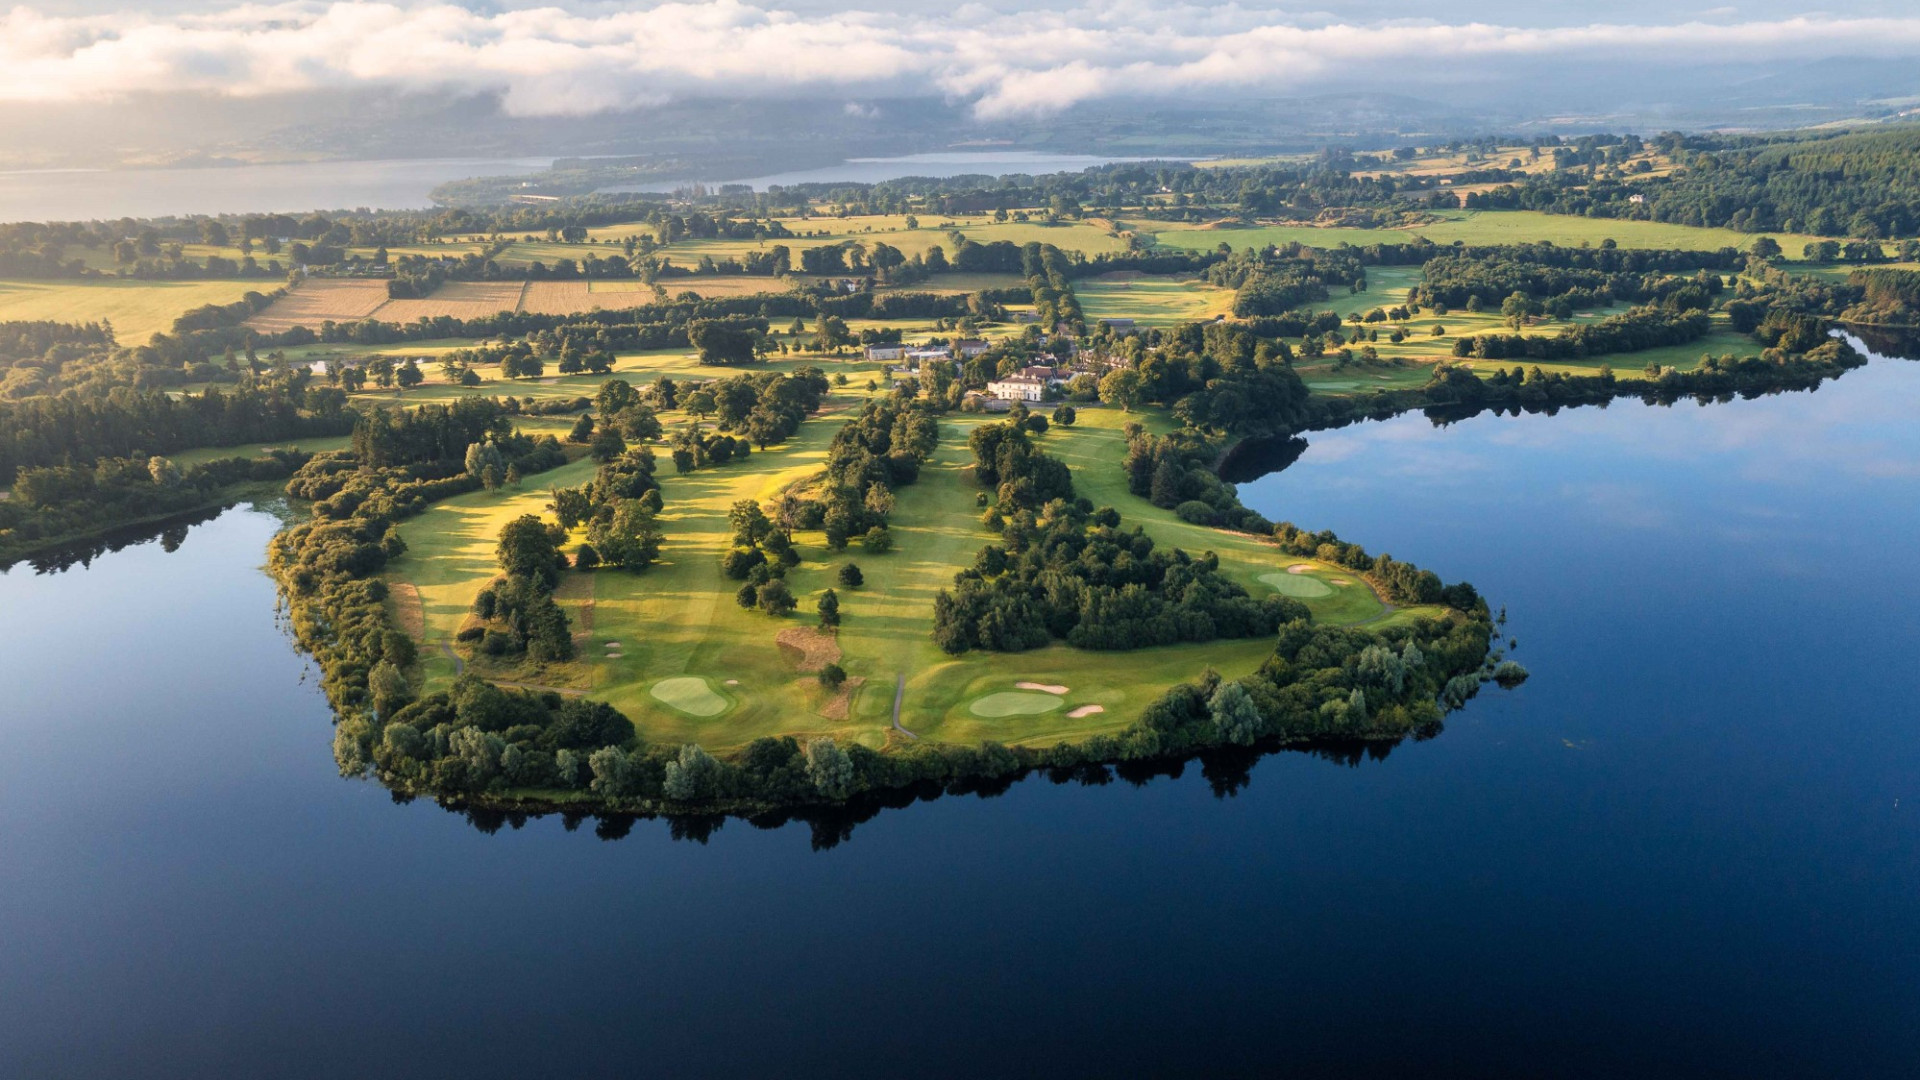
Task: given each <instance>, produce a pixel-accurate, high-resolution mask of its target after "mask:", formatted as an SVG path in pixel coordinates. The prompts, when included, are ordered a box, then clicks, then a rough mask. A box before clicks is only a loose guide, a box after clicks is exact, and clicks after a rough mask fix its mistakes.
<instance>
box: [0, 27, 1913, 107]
mask: <svg viewBox="0 0 1920 1080" xmlns="http://www.w3.org/2000/svg"><path fill="white" fill-rule="evenodd" d="M1704 14H1705V15H1706V16H1707V17H1710V18H1714V19H1715V20H1716V21H1714V22H1700V21H1689V22H1684V23H1676V24H1668V25H1629V24H1624V23H1620V24H1606V23H1594V24H1590V25H1586V26H1572V27H1551V28H1528V27H1518V26H1499V25H1491V24H1486V23H1462V24H1445V23H1437V22H1430V21H1408V20H1392V21H1383V22H1374V23H1365V24H1360V23H1351V22H1340V21H1336V20H1333V19H1331V18H1330V17H1327V16H1315V17H1309V18H1300V19H1294V20H1291V21H1289V20H1288V19H1287V18H1285V17H1283V16H1281V15H1278V14H1276V13H1274V12H1271V11H1261V10H1255V9H1252V8H1248V7H1243V6H1240V5H1236V4H1228V5H1219V6H1199V5H1196V6H1178V5H1161V4H1144V3H1140V2H1138V0H1090V2H1088V3H1086V4H1084V5H1083V6H1080V7H1075V8H1071V9H1065V10H1052V11H1048V10H1041V11H1029V12H996V11H993V10H991V9H986V8H981V7H976V6H972V5H960V6H957V7H954V8H950V9H948V10H947V11H946V12H944V13H936V14H926V13H921V14H913V15H906V14H900V13H894V12H885V11H877V10H874V11H863V10H840V11H831V12H809V13H804V14H802V13H797V12H793V11H786V10H782V9H780V8H776V7H757V6H754V5H752V4H750V3H746V2H743V0H707V2H702V3H687V2H669V3H662V4H658V5H656V6H653V7H649V8H646V9H644V10H619V11H604V10H595V11H590V12H574V11H569V10H565V9H562V8H557V7H547V8H526V9H518V10H504V11H490V12H475V11H470V10H468V9H466V8H463V7H459V6H454V5H452V4H444V3H438V4H436V3H426V4H414V5H405V4H396V3H384V2H373V0H342V2H338V3H328V4H314V3H290V4H279V5H247V6H242V7H238V8H229V9H224V10H218V11H208V12H205V13H198V14H188V15H173V16H165V17H163V16H149V15H142V14H138V13H133V12H129V13H123V14H116V15H111V16H72V17H66V16H55V15H47V14H43V13H41V12H39V11H37V10H35V9H33V8H29V7H16V8H14V9H13V10H11V11H10V12H6V13H4V14H0V101H70V100H85V99H114V98H118V97H122V96H125V95H129V94H135V93H142V92H150V91H155V90H195V91H201V92H211V93H222V94H232V95H260V94H271V93H284V92H297V91H302V90H311V89H320V88H328V87H340V86H353V85H366V84H372V85H389V86H394V87H399V88H405V89H444V88H452V89H459V90H489V91H497V92H499V93H501V94H502V96H503V100H504V102H505V105H506V108H507V109H508V110H509V111H510V112H512V113H514V114H516V115H522V116H541V115H577V114H585V113H592V112H597V111H601V110H605V109H610V108H618V107H627V106H635V105H646V104H651V103H657V102H660V101H662V100H665V99H667V98H669V97H674V96H696V95H698V96H705V95H714V94H722V95H742V96H746V95H763V94H774V93H792V92H796V91H818V92H821V93H823V94H829V93H834V92H841V93H846V94H868V93H889V94H898V93H914V92H920V93H932V94H940V95H945V96H948V97H951V98H956V99H960V100H965V101H970V102H972V103H973V107H974V108H975V110H976V111H977V112H978V113H980V114H981V115H983V116H989V117H991V116H1004V115H1015V114H1022V113H1032V112H1045V111H1048V110H1052V109H1057V108H1061V107H1064V106H1067V105H1071V104H1074V103H1077V102H1082V101H1088V100H1094V99H1099V98H1107V97H1115V96H1163V95H1177V94H1219V93H1245V92H1264V91H1288V90H1295V89H1298V88H1300V87H1301V86H1303V85H1308V84H1311V83H1313V82H1315V81H1316V80H1319V81H1321V82H1322V83H1324V81H1325V80H1327V79H1329V78H1337V77H1339V76H1340V75H1341V73H1342V72H1353V73H1359V74H1361V75H1363V76H1364V75H1365V73H1369V72H1372V73H1379V72H1393V73H1396V74H1404V73H1408V72H1420V71H1425V72H1429V73H1431V74H1434V75H1436V76H1437V75H1441V74H1444V73H1446V72H1447V71H1449V70H1454V71H1461V70H1472V69H1475V68H1483V67H1488V66H1493V65H1510V64H1518V63H1563V62H1569V63H1605V62H1619V61H1654V60H1671V61H1674V62H1687V63H1703V62H1712V61H1715V60H1743V61H1752V60H1762V59H1775V58H1800V59H1812V58H1815V57H1818V56H1822V55H1832V54H1840V53H1844V54H1848V55H1860V56H1880V57H1887V56H1915V55H1920V18H1908V17H1898V18H1837V17H1800V18H1788V19H1773V20H1765V21H1746V22H1729V21H1724V18H1725V16H1726V15H1728V14H1731V10H1730V9H1715V10H1713V11H1711V12H1707V13H1704ZM1366 77H1371V76H1366ZM843 100H844V99H843Z"/></svg>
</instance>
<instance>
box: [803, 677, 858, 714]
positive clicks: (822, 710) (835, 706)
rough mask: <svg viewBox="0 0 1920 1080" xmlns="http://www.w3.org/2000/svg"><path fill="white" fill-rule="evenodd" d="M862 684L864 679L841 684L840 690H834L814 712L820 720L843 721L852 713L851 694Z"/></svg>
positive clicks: (855, 679) (849, 680) (853, 679)
mask: <svg viewBox="0 0 1920 1080" xmlns="http://www.w3.org/2000/svg"><path fill="white" fill-rule="evenodd" d="M864 682H866V680H865V679H862V678H858V677H856V678H851V679H848V680H847V681H846V682H843V683H841V684H840V689H838V690H835V691H834V692H833V695H832V696H831V697H829V698H827V700H826V701H825V702H822V703H821V705H820V707H819V708H817V709H815V710H814V712H816V713H818V714H819V716H820V718H821V719H822V720H845V719H846V718H847V717H848V716H849V715H851V714H852V712H853V692H854V691H855V690H858V689H860V684H861V683H864Z"/></svg>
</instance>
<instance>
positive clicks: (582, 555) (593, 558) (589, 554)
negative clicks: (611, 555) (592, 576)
mask: <svg viewBox="0 0 1920 1080" xmlns="http://www.w3.org/2000/svg"><path fill="white" fill-rule="evenodd" d="M599 565H600V553H599V552H598V551H596V550H594V547H593V545H592V544H581V545H580V547H579V549H578V550H576V551H575V552H574V553H573V567H574V569H576V570H591V569H593V568H594V567H596V566H599Z"/></svg>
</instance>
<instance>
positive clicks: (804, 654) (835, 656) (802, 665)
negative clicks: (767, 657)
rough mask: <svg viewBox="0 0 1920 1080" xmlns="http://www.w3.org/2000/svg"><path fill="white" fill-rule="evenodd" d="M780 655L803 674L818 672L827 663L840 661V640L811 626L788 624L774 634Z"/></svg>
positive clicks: (774, 640) (774, 641)
mask: <svg viewBox="0 0 1920 1080" xmlns="http://www.w3.org/2000/svg"><path fill="white" fill-rule="evenodd" d="M773 643H774V644H775V645H778V646H779V647H780V655H781V656H783V657H785V658H786V660H787V662H788V663H790V664H792V665H793V667H794V670H796V671H798V672H800V673H801V674H803V675H814V674H818V673H819V671H820V669H821V668H823V667H826V666H827V665H828V664H837V663H839V662H840V642H839V641H838V640H836V639H835V638H834V636H833V635H832V634H829V633H826V632H825V631H822V630H816V629H814V628H813V627H811V626H789V627H787V628H786V629H785V630H782V631H780V633H779V634H777V635H775V636H774V639H773Z"/></svg>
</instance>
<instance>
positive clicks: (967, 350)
mask: <svg viewBox="0 0 1920 1080" xmlns="http://www.w3.org/2000/svg"><path fill="white" fill-rule="evenodd" d="M987 348H988V346H987V343H986V342H984V341H981V340H980V339H979V338H961V339H960V340H959V341H956V342H954V343H953V351H954V352H956V353H959V354H960V359H962V360H971V359H973V358H974V357H976V356H979V355H980V354H981V353H983V352H986V351H987Z"/></svg>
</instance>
